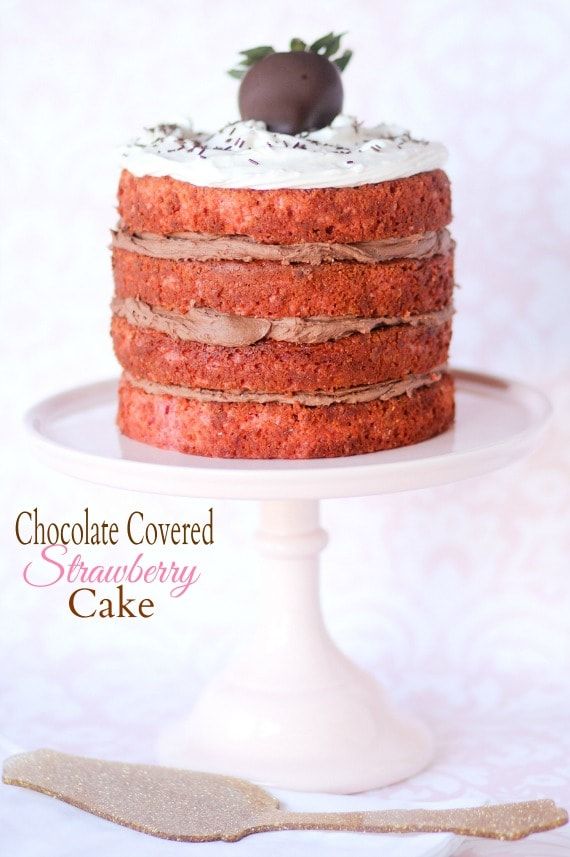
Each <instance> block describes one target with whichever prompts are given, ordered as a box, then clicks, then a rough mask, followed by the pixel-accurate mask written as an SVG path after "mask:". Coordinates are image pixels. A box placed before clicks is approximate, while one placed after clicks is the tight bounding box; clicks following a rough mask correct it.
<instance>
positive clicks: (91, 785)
mask: <svg viewBox="0 0 570 857" xmlns="http://www.w3.org/2000/svg"><path fill="white" fill-rule="evenodd" d="M3 780H4V782H5V783H8V784H10V785H15V786H22V787H24V788H29V789H33V790H35V791H38V792H42V793H43V794H46V795H50V796H51V797H56V798H58V799H59V800H62V801H65V802H66V803H70V804H72V805H73V806H77V807H79V808H80V809H83V810H86V811H87V812H91V813H93V814H94V815H98V816H100V817H101V818H105V819H108V820H109V821H114V822H116V823H117V824H122V825H125V826H126V827H131V828H132V829H133V830H139V831H141V832H143V833H149V834H151V835H152V836H159V837H161V838H163V839H174V840H178V841H181V842H182V841H183V842H210V841H212V840H217V839H221V840H224V841H226V842H235V841H237V840H238V839H242V838H243V837H244V836H249V835H250V834H252V833H263V832H266V831H270V830H345V831H351V832H355V833H356V832H362V833H420V832H421V833H442V832H449V833H457V834H460V835H462V836H483V837H487V838H491V839H521V838H523V837H524V836H528V835H529V834H531V833H537V832H539V831H544V830H551V829H552V828H554V827H560V826H561V825H563V824H566V822H567V821H568V814H567V813H566V811H565V810H563V809H561V808H560V807H557V806H556V804H555V803H554V801H551V800H535V801H525V802H523V803H510V804H500V805H495V806H488V805H487V806H481V807H471V808H467V809H382V810H378V811H367V812H288V811H287V810H284V809H280V808H279V802H278V801H277V799H276V798H274V797H273V796H272V795H270V794H269V793H268V792H266V791H264V790H263V789H261V788H259V786H256V785H254V784H253V783H249V782H247V781H246V780H241V779H237V778H235V777H226V776H222V775H219V774H207V773H197V772H194V771H185V770H181V769H178V768H164V767H159V766H155V765H133V764H126V763H123V762H107V761H104V760H102V759H86V758H83V757H81V756H70V755H67V754H66V753H59V752H57V751H55V750H34V751H33V752H31V753H19V754H18V755H16V756H11V757H10V758H9V759H7V760H6V761H5V762H4V771H3Z"/></svg>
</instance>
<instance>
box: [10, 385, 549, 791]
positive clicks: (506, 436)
mask: <svg viewBox="0 0 570 857" xmlns="http://www.w3.org/2000/svg"><path fill="white" fill-rule="evenodd" d="M455 377H456V381H457V421H456V424H455V427H454V428H453V429H451V430H450V431H448V432H446V433H445V434H443V435H441V436H439V437H437V438H434V439H433V440H429V441H426V442H425V443H420V444H417V445H415V446H410V447H405V448H403V449H397V450H393V451H389V452H379V453H372V454H369V455H359V456H353V457H348V458H337V459H328V460H327V459H319V460H317V461H242V460H240V461H231V460H222V459H210V458H202V457H197V456H189V455H181V454H178V453H173V452H163V451H161V450H157V449H154V448H153V447H150V446H145V445H143V444H139V443H136V442H133V441H130V440H127V439H126V438H124V437H122V436H121V435H120V434H119V433H118V431H117V429H116V427H115V419H114V418H115V407H116V382H115V381H104V382H101V383H97V384H92V385H89V386H85V387H79V388H77V389H74V390H70V391H69V392H65V393H62V394H60V395H57V396H54V397H52V398H50V399H46V400H45V401H43V402H41V403H39V404H38V405H36V406H35V407H34V408H33V409H32V410H31V411H30V412H29V414H28V415H27V418H26V423H27V426H28V429H29V431H30V434H31V437H32V440H33V444H34V446H35V448H36V451H37V452H38V453H39V455H40V457H41V459H42V460H43V461H44V462H45V463H46V464H48V465H51V466H52V467H55V468H56V469H57V470H60V471H62V472H64V473H67V474H69V475H71V476H75V477H78V478H80V479H85V480H88V481H91V482H97V483H103V484H105V485H111V486H114V487H117V488H126V489H129V490H133V491H148V492H153V493H158V494H169V495H180V496H184V497H206V498H236V499H251V500H261V501H262V503H261V526H260V531H259V533H258V536H257V541H258V545H259V552H260V555H261V569H260V571H261V573H260V575H259V590H260V606H259V611H258V617H257V620H258V623H257V627H256V628H255V630H254V631H253V633H252V636H251V639H250V640H249V641H248V642H246V643H245V645H244V646H243V648H242V650H241V651H240V652H239V653H238V654H237V655H236V656H235V657H234V658H233V659H232V660H231V662H230V663H229V664H228V665H227V667H226V668H225V670H224V671H223V672H222V673H221V674H220V675H218V676H217V677H216V678H214V680H213V681H212V682H211V683H210V684H209V685H208V687H207V688H206V690H205V691H204V692H203V693H202V695H201V696H200V698H199V699H198V701H197V703H196V704H195V706H194V708H193V709H192V711H190V712H189V713H187V714H185V715H184V716H183V717H182V719H181V720H180V721H179V722H178V723H177V724H175V725H174V726H172V727H171V728H170V729H168V730H167V731H166V732H165V733H163V734H162V736H161V738H160V742H159V758H160V760H161V761H162V762H164V763H166V764H174V765H177V766H179V767H180V766H185V767H189V768H193V769H196V770H209V771H217V772H223V773H228V774H234V775H238V776H244V777H246V778H248V779H252V780H256V781H258V782H263V783H266V784H269V785H272V786H279V787H282V788H291V789H300V790H303V791H330V792H337V793H350V792H357V791H362V790H365V789H370V788H376V787H379V786H382V785H387V784H388V783H392V782H396V781H397V780H401V779H404V778H406V777H409V776H411V775H412V774H414V773H416V772H417V771H419V770H421V769H422V768H423V767H424V766H425V765H426V764H427V763H428V762H429V761H430V760H431V758H432V755H433V743H432V739H431V736H430V734H429V732H428V731H427V730H426V728H425V727H424V726H423V725H422V724H421V723H419V722H418V721H417V720H415V719H414V718H412V717H410V716H408V715H406V714H404V713H402V712H400V711H399V710H397V709H396V708H395V707H394V706H393V705H392V704H391V702H390V701H389V699H388V698H387V696H386V694H385V692H384V690H383V689H382V688H381V687H380V686H379V685H378V684H377V683H376V682H375V681H374V680H373V679H372V678H371V677H370V676H369V675H367V674H366V673H365V672H363V671H362V670H360V669H359V668H358V667H356V666H355V665H354V664H353V663H351V662H350V661H349V660H348V659H347V658H346V657H345V656H344V655H343V654H342V653H341V652H340V651H339V650H338V649H337V647H336V646H335V644H334V643H333V641H332V640H331V638H330V637H329V635H328V633H327V631H326V629H325V627H324V624H323V620H322V616H321V611H320V604H319V583H318V555H319V552H320V551H321V550H322V548H323V547H324V545H325V543H326V540H327V537H326V533H325V532H324V531H323V530H322V529H321V528H320V526H319V499H321V498H326V497H352V496H362V495H369V494H384V493H390V492H395V491H409V490H412V489H416V488H426V487H428V486H433V485H441V484H443V483H448V482H454V481H456V480H459V479H465V478H467V477H470V476H476V475H478V474H482V473H487V472H489V471H492V470H495V469H497V468H499V467H502V466H504V465H506V464H509V463H510V462H512V461H515V460H516V459H518V458H520V457H522V456H523V455H524V454H526V453H528V452H529V451H530V450H531V449H532V448H533V446H534V445H535V444H536V442H537V440H538V438H539V436H540V433H541V431H542V429H543V428H544V426H545V424H546V422H547V420H548V416H549V414H550V406H549V404H548V401H547V399H546V398H545V397H544V396H543V395H542V394H541V393H539V392H538V391H536V390H534V389H532V388H531V387H528V386H525V385H523V384H518V383H512V382H509V381H504V380H502V379H499V378H494V377H490V376H485V375H478V374H475V373H470V372H456V373H455ZM347 537H350V536H349V535H348V536H347ZM173 690H175V689H174V688H173Z"/></svg>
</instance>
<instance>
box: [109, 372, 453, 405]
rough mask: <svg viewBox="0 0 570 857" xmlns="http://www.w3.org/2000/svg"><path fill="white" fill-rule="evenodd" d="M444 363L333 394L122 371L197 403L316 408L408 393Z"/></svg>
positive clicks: (149, 387)
mask: <svg viewBox="0 0 570 857" xmlns="http://www.w3.org/2000/svg"><path fill="white" fill-rule="evenodd" d="M444 370H445V366H438V367H437V368H435V369H433V370H432V371H431V372H428V373H427V374H425V375H408V376H407V377H406V378H402V379H400V380H396V381H383V382H382V383H381V384H370V385H367V386H362V387H350V388H346V389H339V390H335V391H334V393H324V392H319V391H317V392H314V393H302V392H301V393H288V394H285V393H255V392H252V391H250V390H231V391H229V390H205V389H201V388H192V387H178V386H174V385H169V384H157V383H156V382H154V381H147V380H145V379H143V378H134V377H133V376H132V375H131V374H130V373H129V372H124V373H123V378H124V379H125V380H126V381H128V383H129V384H132V385H133V386H134V387H140V389H142V390H144V391H145V392H147V393H154V394H157V395H167V396H181V397H182V398H184V399H192V400H193V401H198V402H254V403H256V404H260V405H266V404H268V403H269V402H279V403H280V404H284V405H295V404H297V405H305V406H307V407H311V408H315V407H321V406H324V405H334V404H345V405H355V404H360V403H363V402H373V401H376V400H380V401H382V402H385V401H387V400H388V399H394V398H396V396H403V395H408V396H411V395H412V393H413V392H414V390H417V389H418V388H419V387H426V386H429V385H430V384H436V383H437V382H438V381H440V380H441V377H442V372H443V371H444Z"/></svg>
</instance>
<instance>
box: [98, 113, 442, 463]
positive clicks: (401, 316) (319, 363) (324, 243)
mask: <svg viewBox="0 0 570 857" xmlns="http://www.w3.org/2000/svg"><path fill="white" fill-rule="evenodd" d="M445 154H446V153H445V149H444V148H443V146H441V145H440V144H437V143H429V142H426V141H422V140H415V139H414V138H412V137H411V136H410V135H409V134H408V133H406V132H402V131H400V130H399V129H395V128H392V127H390V126H385V125H380V126H377V127H374V128H364V127H363V126H362V125H361V124H359V123H357V122H356V121H354V120H352V119H350V118H349V117H344V116H339V117H337V118H336V119H335V120H334V121H333V122H332V123H331V124H330V125H329V126H327V127H325V128H321V129H319V130H317V131H314V132H303V133H301V134H284V133H277V132H273V131H269V130H268V129H267V128H266V126H265V125H264V124H263V123H262V122H259V121H254V120H247V121H241V122H235V123H232V124H230V125H227V126H225V127H224V128H223V129H222V130H221V131H219V132H217V133H216V134H212V135H207V134H200V133H196V132H194V131H192V129H191V128H189V127H186V126H174V125H170V126H159V127H157V128H154V129H150V130H148V131H146V132H145V134H144V135H143V136H142V137H141V138H139V139H138V140H136V141H135V142H134V143H133V144H131V145H130V146H128V147H126V148H125V150H124V152H123V166H124V169H123V172H122V175H121V179H120V185H119V216H120V222H119V226H118V227H117V230H116V232H115V233H114V236H113V268H114V278H115V296H114V299H113V322H112V335H113V342H114V347H115V352H116V354H117V358H118V360H119V362H120V363H121V365H122V367H123V378H122V381H121V385H120V390H119V414H118V424H119V428H120V430H121V431H122V432H123V433H124V434H126V435H127V436H129V437H131V438H133V439H135V440H139V441H142V442H144V443H149V444H152V445H155V446H159V447H163V448H166V449H175V450H179V451H181V452H184V453H191V454H195V455H207V456H217V457H223V458H262V459H267V458H287V459H289V458H321V457H333V456H344V455H355V454H359V453H367V452H373V451H378V450H383V449H390V448H394V447H398V446H403V445H406V444H411V443H417V442H419V441H423V440H426V439H427V438H429V437H432V436H434V435H436V434H438V433H440V432H442V431H444V430H445V429H447V428H448V427H449V426H450V425H451V423H452V421H453V414H454V399H453V382H452V380H451V377H450V375H449V374H448V373H447V371H446V364H447V359H448V350H449V343H450V338H451V318H452V311H453V310H452V295H453V288H454V278H453V241H452V239H451V237H450V235H449V232H448V231H447V229H446V227H447V226H448V224H449V222H450V220H451V197H450V186H449V181H448V178H447V176H446V174H445V173H444V172H443V170H442V165H443V163H444V161H445Z"/></svg>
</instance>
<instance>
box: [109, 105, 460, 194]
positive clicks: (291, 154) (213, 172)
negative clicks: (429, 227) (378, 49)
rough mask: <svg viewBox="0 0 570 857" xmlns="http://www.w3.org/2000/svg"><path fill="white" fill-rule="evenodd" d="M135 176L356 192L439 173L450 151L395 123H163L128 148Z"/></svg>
mask: <svg viewBox="0 0 570 857" xmlns="http://www.w3.org/2000/svg"><path fill="white" fill-rule="evenodd" d="M121 156H122V158H121V160H122V165H123V167H125V169H127V170H128V171H129V172H130V173H132V174H133V175H135V176H171V177H172V178H173V179H177V180H178V181H184V182H189V183H190V184H194V185H200V186H202V187H228V188H254V189H257V190H268V189H270V188H313V187H356V186H358V185H363V184H371V183H375V182H383V181H388V180H390V179H400V178H407V177H408V176H412V175H415V174H416V173H423V172H426V171H428V170H434V169H437V168H439V167H441V166H443V164H444V163H445V161H446V159H447V150H446V148H445V146H443V145H442V144H441V143H431V142H428V141H426V140H415V139H414V138H413V137H411V135H410V134H409V133H408V132H407V131H403V130H402V129H401V128H397V127H395V126H392V125H377V126H376V127H374V128H365V127H364V126H363V125H362V124H360V123H358V122H357V121H356V120H355V119H353V118H352V117H349V116H337V118H336V119H335V120H334V121H333V122H332V124H331V125H329V126H327V127H326V128H321V129H320V130H319V131H311V132H305V133H302V134H297V135H295V136H292V135H289V134H276V133H274V132H272V131H267V129H266V127H265V124H264V123H263V122H256V121H254V120H251V119H250V120H248V121H247V122H233V123H231V124H229V125H226V126H225V127H224V128H222V129H221V130H220V131H217V132H216V133H214V134H206V133H203V132H196V131H193V130H192V127H191V125H189V124H182V125H160V126H157V127H156V128H149V129H146V130H145V132H144V133H143V135H142V136H141V137H139V138H138V139H137V140H135V141H133V142H132V143H130V144H129V145H128V146H126V147H125V148H123V149H122V150H121Z"/></svg>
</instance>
